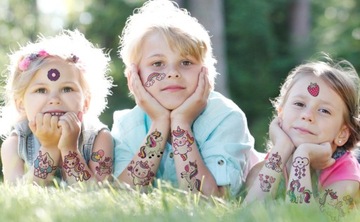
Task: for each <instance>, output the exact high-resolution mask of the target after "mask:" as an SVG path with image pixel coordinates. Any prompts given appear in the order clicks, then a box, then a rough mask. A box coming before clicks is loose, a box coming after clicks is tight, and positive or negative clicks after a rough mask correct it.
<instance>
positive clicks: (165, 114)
mask: <svg viewBox="0 0 360 222" xmlns="http://www.w3.org/2000/svg"><path fill="white" fill-rule="evenodd" d="M128 87H129V89H130V91H131V92H132V93H133V95H134V97H135V101H136V104H137V105H139V106H140V107H141V108H142V109H143V110H144V111H145V112H146V113H147V114H148V115H149V116H150V118H151V120H152V121H156V120H162V119H164V118H166V119H169V116H170V111H169V110H167V109H166V108H164V107H163V106H162V105H161V104H160V103H159V102H158V101H157V100H156V99H155V98H154V97H152V96H151V95H150V94H149V93H148V92H147V91H146V90H145V88H144V86H143V85H142V82H141V80H140V77H139V74H138V69H137V67H136V66H135V65H132V66H131V70H130V72H129V73H128Z"/></svg>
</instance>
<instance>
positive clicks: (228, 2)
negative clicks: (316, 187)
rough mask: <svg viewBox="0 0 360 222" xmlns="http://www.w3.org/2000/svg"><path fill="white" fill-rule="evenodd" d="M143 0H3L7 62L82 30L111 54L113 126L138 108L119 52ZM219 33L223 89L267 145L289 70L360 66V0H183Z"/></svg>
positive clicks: (0, 61) (2, 45) (1, 34)
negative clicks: (119, 114) (326, 61)
mask: <svg viewBox="0 0 360 222" xmlns="http://www.w3.org/2000/svg"><path fill="white" fill-rule="evenodd" d="M143 2H144V1H142V0H82V1H74V0H27V1H24V0H1V1H0V67H1V70H2V74H4V73H5V70H6V68H7V64H8V58H7V54H8V53H9V52H11V51H13V50H16V49H18V47H19V44H20V45H24V44H25V43H26V42H28V41H34V40H35V39H36V37H37V35H38V34H40V33H41V34H43V35H45V36H48V35H54V34H57V33H58V32H59V31H60V30H61V29H62V28H65V29H75V28H77V29H79V30H80V31H81V32H83V33H84V34H85V36H86V37H87V38H88V39H89V40H90V41H91V42H93V43H94V44H96V45H98V46H99V47H101V48H104V50H106V51H108V52H110V55H111V57H112V63H111V74H112V76H113V77H114V79H115V84H116V85H117V86H116V87H114V88H113V95H112V96H110V97H109V104H108V106H109V108H108V109H107V110H106V112H104V113H103V114H102V116H101V119H102V120H103V121H104V122H105V123H106V124H107V125H109V127H111V124H112V113H113V112H114V110H117V109H124V108H131V107H133V106H134V101H133V100H132V99H131V98H129V97H128V90H127V86H126V80H125V78H124V77H123V64H122V63H121V61H120V60H119V58H118V57H117V47H118V43H119V37H118V36H119V34H120V33H121V30H122V28H123V26H124V24H125V20H126V18H127V17H128V16H129V15H130V14H131V13H132V11H133V9H134V8H136V7H139V6H141V5H142V3H143ZM177 2H178V3H179V5H180V6H181V7H184V8H187V9H188V10H189V11H190V12H191V13H192V15H194V16H195V17H197V18H198V19H199V21H200V22H201V23H202V24H203V25H204V26H205V27H206V28H207V29H208V30H209V32H210V34H211V35H212V40H213V45H214V48H215V54H216V57H217V59H218V64H217V68H218V71H219V72H220V73H221V75H220V76H219V78H218V79H217V85H216V90H217V91H220V92H222V93H223V94H225V95H227V96H228V97H229V98H231V99H233V100H234V102H235V103H237V104H238V105H239V106H240V107H241V108H242V109H243V110H244V112H245V114H246V115H247V117H248V122H249V127H250V130H251V132H252V134H253V135H254V137H255V138H256V149H258V150H261V151H262V150H263V149H264V142H265V140H266V136H267V135H266V133H267V130H268V123H269V120H270V118H271V116H272V112H273V109H272V106H271V103H270V99H273V98H274V97H275V96H277V94H278V89H279V86H280V84H281V82H282V81H283V79H284V78H285V76H286V75H287V73H288V72H289V71H290V70H291V69H292V68H293V67H294V66H296V65H298V64H299V63H300V62H302V61H304V60H306V59H308V58H310V57H311V56H313V55H314V54H315V53H317V52H320V51H325V52H327V53H330V54H331V55H332V56H333V57H336V58H344V59H347V60H349V61H350V62H352V63H353V64H354V66H355V67H356V68H357V70H360V60H359V58H360V52H359V49H360V48H359V45H360V1H359V0H342V1H338V0H312V1H311V0H272V1H268V0H256V1H239V0H178V1H177Z"/></svg>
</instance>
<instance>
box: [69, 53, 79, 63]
mask: <svg viewBox="0 0 360 222" xmlns="http://www.w3.org/2000/svg"><path fill="white" fill-rule="evenodd" d="M68 60H69V61H70V62H73V63H77V62H78V61H79V57H77V56H76V55H74V54H71V55H70V57H69V58H68Z"/></svg>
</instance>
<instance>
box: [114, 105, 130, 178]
mask: <svg viewBox="0 0 360 222" xmlns="http://www.w3.org/2000/svg"><path fill="white" fill-rule="evenodd" d="M128 111H129V110H126V111H125V110H124V111H116V112H115V113H114V122H113V126H112V129H111V135H112V136H113V138H114V141H115V147H114V176H115V177H116V178H117V177H118V176H119V175H120V174H121V173H122V171H123V170H124V169H125V168H126V167H127V165H128V164H129V163H130V161H131V160H132V159H133V157H134V155H135V153H134V151H133V150H131V149H130V147H131V145H130V144H127V141H128V139H130V138H128V137H129V136H130V134H129V131H128V130H126V129H125V126H126V125H128V127H129V128H131V122H129V123H127V122H126V121H124V116H125V114H126V113H127V112H128ZM130 141H131V140H130Z"/></svg>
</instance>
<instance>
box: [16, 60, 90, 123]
mask: <svg viewBox="0 0 360 222" xmlns="http://www.w3.org/2000/svg"><path fill="white" fill-rule="evenodd" d="M79 75H80V72H79V71H78V69H76V68H75V67H74V66H72V65H69V64H68V63H67V62H64V61H62V60H60V59H53V60H51V61H49V63H48V64H45V65H44V66H42V68H41V69H39V70H38V71H37V72H36V73H35V75H34V77H33V78H32V79H31V81H30V83H29V85H28V87H27V89H26V91H25V94H24V98H23V99H22V100H21V101H20V103H19V105H18V108H19V109H20V111H22V112H23V114H25V115H26V117H27V119H28V120H29V121H30V120H34V119H35V116H36V114H37V113H52V115H63V114H65V113H66V112H75V113H76V114H77V113H79V112H80V111H81V112H85V111H86V107H87V104H88V101H87V100H86V99H85V98H84V92H83V89H82V87H81V85H80V76H79Z"/></svg>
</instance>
